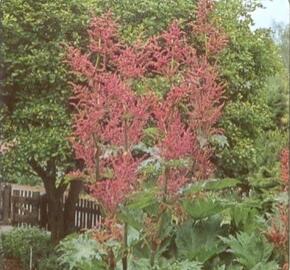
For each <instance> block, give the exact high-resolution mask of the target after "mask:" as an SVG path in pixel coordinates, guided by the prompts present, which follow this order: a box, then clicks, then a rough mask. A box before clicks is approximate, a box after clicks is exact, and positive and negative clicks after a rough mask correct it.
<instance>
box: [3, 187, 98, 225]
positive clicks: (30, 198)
mask: <svg viewBox="0 0 290 270" xmlns="http://www.w3.org/2000/svg"><path fill="white" fill-rule="evenodd" d="M65 199H66V197H65V196H64V200H65ZM47 207H48V206H47V199H46V194H45V193H44V190H43V189H42V188H34V187H30V186H20V185H11V184H5V183H0V223H1V224H5V225H9V224H11V225H13V226H18V225H31V226H37V225H38V226H40V227H43V228H46V229H48V211H47ZM100 223H101V215H100V209H99V206H98V204H97V203H96V201H94V200H93V199H87V198H82V197H80V198H79V200H78V202H77V204H76V210H75V227H76V228H77V229H78V230H81V229H91V228H94V227H97V226H98V224H100Z"/></svg>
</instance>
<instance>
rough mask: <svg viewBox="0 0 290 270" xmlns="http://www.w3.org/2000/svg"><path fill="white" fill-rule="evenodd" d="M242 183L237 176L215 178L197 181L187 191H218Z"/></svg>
mask: <svg viewBox="0 0 290 270" xmlns="http://www.w3.org/2000/svg"><path fill="white" fill-rule="evenodd" d="M239 183H240V181H239V180H238V179H235V178H223V179H214V180H208V181H204V182H197V183H194V184H193V185H191V186H190V187H189V188H188V189H186V191H185V193H192V192H200V191H217V190H223V189H227V188H233V187H235V186H237V185H238V184H239Z"/></svg>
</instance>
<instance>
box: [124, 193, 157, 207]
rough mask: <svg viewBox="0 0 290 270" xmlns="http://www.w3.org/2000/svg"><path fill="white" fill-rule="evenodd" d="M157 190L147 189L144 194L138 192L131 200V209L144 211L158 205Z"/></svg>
mask: <svg viewBox="0 0 290 270" xmlns="http://www.w3.org/2000/svg"><path fill="white" fill-rule="evenodd" d="M156 192H157V190H156V189H145V190H142V192H136V193H135V194H133V195H132V196H131V198H130V202H129V203H128V208H129V209H144V208H146V207H149V206H152V205H154V204H156V203H157V201H156V199H155V198H156Z"/></svg>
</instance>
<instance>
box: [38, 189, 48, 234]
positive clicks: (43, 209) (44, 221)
mask: <svg viewBox="0 0 290 270" xmlns="http://www.w3.org/2000/svg"><path fill="white" fill-rule="evenodd" d="M39 225H40V227H41V228H45V229H48V216H47V195H46V194H43V195H41V196H40V221H39Z"/></svg>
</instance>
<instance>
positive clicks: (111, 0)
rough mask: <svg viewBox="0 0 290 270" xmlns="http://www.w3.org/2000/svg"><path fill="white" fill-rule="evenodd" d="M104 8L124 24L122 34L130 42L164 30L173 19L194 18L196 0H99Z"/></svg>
mask: <svg viewBox="0 0 290 270" xmlns="http://www.w3.org/2000/svg"><path fill="white" fill-rule="evenodd" d="M97 6H98V7H99V8H100V9H101V10H102V11H106V10H111V11H112V12H113V13H114V14H115V16H117V18H119V23H120V24H121V25H122V26H123V29H122V35H123V37H124V38H125V39H126V40H128V41H129V42H131V41H133V40H136V39H137V38H146V37H148V36H151V35H153V34H156V33H158V32H160V31H162V30H164V29H165V28H166V27H167V26H168V24H169V23H170V22H171V21H172V20H173V19H176V18H178V19H181V20H192V19H193V18H194V12H195V6H196V1H193V0H177V1H166V2H164V1H161V0H154V1H153V0H145V1H144V0H135V1H131V0H120V1H115V0H107V1H103V0H98V3H97Z"/></svg>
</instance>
